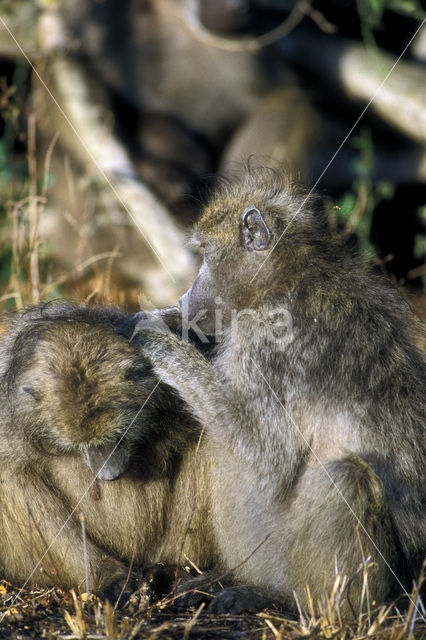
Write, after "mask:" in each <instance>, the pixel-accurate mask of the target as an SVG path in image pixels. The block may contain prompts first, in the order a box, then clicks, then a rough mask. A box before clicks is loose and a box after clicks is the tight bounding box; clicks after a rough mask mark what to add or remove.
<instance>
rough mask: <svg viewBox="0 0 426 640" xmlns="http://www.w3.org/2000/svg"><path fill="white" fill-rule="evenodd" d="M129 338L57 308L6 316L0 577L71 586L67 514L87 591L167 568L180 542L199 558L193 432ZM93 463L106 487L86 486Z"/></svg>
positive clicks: (205, 532) (68, 308)
mask: <svg viewBox="0 0 426 640" xmlns="http://www.w3.org/2000/svg"><path fill="white" fill-rule="evenodd" d="M132 332H133V325H132V322H131V320H130V319H129V317H128V316H126V315H125V314H122V313H119V312H118V311H115V310H112V309H104V308H99V309H96V308H95V309H86V308H83V307H77V306H75V305H72V304H70V303H52V304H48V305H46V306H44V307H35V308H33V309H30V310H28V311H25V312H23V313H19V314H17V315H16V316H12V317H11V318H10V320H9V323H8V326H7V330H6V332H5V335H4V337H3V341H2V343H1V346H0V368H1V398H2V399H1V404H0V410H1V423H0V480H1V484H0V487H1V488H0V504H1V507H0V532H1V546H0V574H1V576H2V577H3V578H6V579H8V580H11V581H13V582H15V583H20V584H23V583H25V582H26V581H30V583H36V584H41V585H43V584H52V583H53V584H57V585H59V586H61V587H64V588H69V587H77V586H79V585H82V586H83V588H84V584H82V583H83V582H84V576H85V568H84V561H83V546H82V532H81V523H80V518H79V517H80V513H81V512H82V513H84V515H85V519H86V528H87V535H88V543H89V557H90V565H91V568H92V580H93V584H92V587H93V586H95V587H98V588H101V589H104V588H106V587H108V586H111V585H114V583H115V584H117V585H118V589H120V587H121V585H122V584H123V583H124V581H125V578H126V575H127V571H128V567H129V564H130V562H131V560H132V558H133V561H134V566H140V565H149V564H151V563H154V562H157V561H161V562H165V563H170V564H176V563H177V562H178V560H179V553H180V550H181V545H182V543H183V541H184V540H185V544H184V552H185V553H186V554H187V555H188V556H189V557H190V558H191V559H192V560H193V561H194V562H195V563H199V564H203V565H205V564H209V562H210V561H211V554H212V545H211V544H210V540H211V538H210V529H209V516H208V505H207V494H208V491H207V487H206V485H205V480H204V478H205V476H206V474H205V473H204V474H203V473H201V472H200V469H201V468H202V467H205V466H206V464H207V462H206V460H205V459H203V458H202V455H201V454H200V453H196V444H197V440H198V435H199V432H200V427H199V426H198V424H197V423H196V422H195V421H194V420H193V419H192V418H191V417H190V416H189V415H188V412H187V411H186V410H185V407H184V405H183V403H182V402H181V401H180V399H179V398H178V397H177V396H176V395H175V394H174V392H173V391H171V390H170V389H169V388H168V387H166V385H164V384H159V385H158V386H156V385H157V383H158V379H157V378H156V377H155V376H154V375H153V374H152V372H151V371H150V367H149V364H148V363H147V361H146V359H145V358H144V357H143V355H142V353H141V350H140V347H139V344H138V341H137V340H134V341H132V342H129V339H130V337H131V335H132ZM154 389H155V390H154ZM151 392H153V393H152V395H151V396H150V393H151ZM141 406H144V408H143V410H142V411H141V413H140V414H139V415H138V411H139V409H140V407H141ZM120 438H122V440H121V442H119V441H120ZM117 443H119V444H118V449H117V450H116V451H115V452H113V453H112V455H111V457H110V459H109V460H108V455H109V454H110V453H111V452H112V451H113V447H114V445H115V444H117ZM117 451H119V452H120V453H119V455H118V454H117ZM90 455H91V456H92V457H90ZM88 456H89V457H88ZM93 460H94V461H95V463H96V464H97V463H99V462H102V463H103V467H102V469H101V471H100V474H101V475H102V473H106V474H107V475H108V474H110V476H111V475H113V476H114V477H115V478H116V479H113V480H112V481H104V480H100V479H99V478H98V479H96V478H95V475H94V473H93V471H92V470H91V468H89V466H90V464H92V462H93ZM194 474H195V476H194ZM194 477H195V478H196V480H194ZM194 490H196V494H197V509H196V510H195V512H194V514H193V520H192V523H191V527H190V530H189V532H186V527H187V523H188V521H189V518H190V516H191V513H192V509H193V493H194ZM185 532H186V534H187V535H186V537H185Z"/></svg>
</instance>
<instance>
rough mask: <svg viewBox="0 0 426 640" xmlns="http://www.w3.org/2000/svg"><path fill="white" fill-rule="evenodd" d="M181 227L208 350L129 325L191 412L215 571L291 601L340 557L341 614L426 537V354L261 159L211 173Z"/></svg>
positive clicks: (376, 596)
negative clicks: (202, 461) (200, 256)
mask: <svg viewBox="0 0 426 640" xmlns="http://www.w3.org/2000/svg"><path fill="white" fill-rule="evenodd" d="M193 239H194V242H195V243H196V244H198V245H199V246H200V247H202V248H203V249H204V260H203V263H202V266H201V269H200V272H199V274H198V277H197V278H196V280H195V281H194V283H193V285H192V287H191V288H190V289H189V291H188V292H187V293H186V294H185V295H184V296H183V297H182V298H181V299H180V301H179V303H180V308H181V310H182V315H183V319H184V320H185V316H187V321H188V323H189V324H190V325H191V326H192V328H194V327H195V326H196V325H198V330H199V331H200V332H201V331H205V332H207V333H216V334H217V345H216V347H215V352H214V355H213V357H212V358H211V359H210V360H206V359H205V358H203V357H202V356H201V355H200V353H199V352H198V351H197V350H196V349H195V348H194V346H193V345H191V344H189V343H187V342H185V341H184V340H182V339H180V337H179V336H176V335H173V334H172V333H170V334H169V335H164V334H160V333H158V332H156V331H155V330H152V329H149V328H148V329H146V330H144V328H143V326H144V323H143V321H142V322H141V324H140V332H141V333H140V334H139V335H140V337H141V340H142V341H143V344H144V348H143V352H144V354H145V355H146V356H147V357H149V358H150V360H151V362H152V363H153V367H154V371H155V372H156V373H157V375H158V376H160V377H161V379H162V380H164V381H165V382H167V384H169V385H170V386H171V387H173V388H174V389H176V390H177V391H178V392H179V394H180V395H181V397H182V398H183V399H184V400H185V401H186V403H187V404H188V406H189V407H190V409H191V411H192V412H193V414H194V415H196V416H197V417H198V419H199V420H200V421H201V422H202V424H204V425H205V430H206V431H205V437H206V440H207V441H206V443H205V450H206V452H207V455H208V456H209V457H210V459H211V465H212V466H211V478H210V484H211V486H210V492H211V495H210V497H211V508H212V521H213V527H214V534H215V537H216V542H217V545H218V553H219V555H220V558H221V561H222V563H223V566H224V568H225V570H226V569H228V570H229V569H231V568H232V567H238V568H237V569H235V570H234V575H235V578H236V581H237V583H239V584H246V585H253V586H254V587H256V588H260V589H263V590H265V593H268V594H270V595H272V596H274V597H277V598H279V599H280V601H282V602H284V603H285V604H286V605H287V606H289V607H292V608H294V606H295V605H294V598H293V594H294V593H296V594H297V597H298V598H299V601H300V602H303V601H304V592H305V587H306V585H309V589H310V593H311V595H312V598H313V601H314V602H318V601H319V600H320V599H321V597H322V596H323V594H325V593H326V592H330V591H331V589H332V587H333V584H334V581H335V578H336V574H337V573H339V574H340V575H341V576H347V582H346V587H345V585H344V583H343V582H342V583H341V584H340V588H341V591H342V598H341V602H342V610H343V611H346V613H351V612H357V611H359V608H360V606H361V602H362V573H363V569H362V568H363V567H364V568H365V567H366V566H367V567H368V578H369V579H368V599H369V601H370V603H371V602H376V603H380V602H382V601H384V600H385V599H386V598H387V597H388V596H389V595H390V594H391V593H393V588H394V586H395V585H396V586H397V587H401V586H402V584H401V583H403V579H404V575H406V572H408V575H410V576H411V575H413V574H414V572H415V571H416V569H417V568H418V567H419V563H420V561H421V559H422V558H423V555H424V553H425V551H426V522H425V482H424V480H425V477H424V470H425V468H426V456H425V448H424V447H425V438H424V436H425V386H424V382H425V366H424V359H423V358H422V355H421V354H420V352H419V351H418V350H417V349H416V347H415V346H414V343H413V340H412V336H411V327H412V318H410V314H409V310H408V305H407V304H406V303H405V302H404V301H403V300H402V299H400V297H399V295H398V294H397V293H396V292H395V291H394V290H393V289H392V288H391V286H390V285H388V284H387V283H386V282H385V281H384V280H382V279H381V278H380V277H379V276H377V275H375V274H374V273H373V272H372V271H371V270H370V269H369V268H368V267H367V266H366V265H365V264H364V261H363V260H362V258H360V257H358V256H357V255H355V252H354V251H353V250H349V249H348V247H347V246H345V243H344V242H343V241H342V239H341V238H340V237H339V235H338V234H337V232H336V231H335V230H333V229H332V228H331V226H330V225H329V224H328V221H327V218H326V215H325V213H324V212H323V211H322V209H321V208H320V207H319V206H318V204H317V202H316V199H315V198H313V197H308V195H307V194H306V193H305V192H304V191H303V189H302V188H301V187H299V186H297V185H293V184H291V182H290V180H287V179H286V178H285V177H284V176H282V175H279V174H278V173H277V172H276V171H272V170H270V169H268V168H262V167H260V168H256V167H253V166H251V167H249V168H248V169H247V170H246V171H245V172H243V173H242V175H240V176H236V177H235V178H234V179H233V180H230V181H228V182H225V181H224V182H223V183H221V184H219V186H218V188H217V191H216V192H215V193H214V194H213V195H212V197H211V200H210V202H209V203H208V204H207V206H206V208H205V210H204V213H203V214H202V216H201V219H200V221H199V223H198V225H197V226H196V228H195V232H194V235H193ZM175 314H176V316H177V315H178V309H177V308H176V310H175ZM166 315H167V316H168V317H169V318H170V319H172V318H173V313H172V311H171V310H170V309H169V310H168V311H167V314H166ZM170 323H172V320H170ZM221 325H222V331H221V332H220V331H219V329H220V326H221ZM219 334H220V335H219ZM253 552H254V553H253ZM409 572H411V573H409ZM408 586H410V584H408ZM231 592H232V589H231ZM231 596H232V597H234V596H235V593H231ZM219 597H221V598H222V599H223V600H224V602H225V601H226V598H227V590H226V589H225V590H224V591H223V592H222V593H221V595H220V596H219ZM225 606H226V605H225Z"/></svg>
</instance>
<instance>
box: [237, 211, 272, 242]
mask: <svg viewBox="0 0 426 640" xmlns="http://www.w3.org/2000/svg"><path fill="white" fill-rule="evenodd" d="M270 242H271V232H270V231H269V229H268V227H267V226H266V223H265V221H264V219H263V218H262V214H261V213H260V211H259V209H257V207H249V208H248V209H246V210H245V211H244V213H243V215H242V219H241V243H242V245H243V246H244V247H245V248H246V249H249V250H251V251H264V250H265V249H267V248H268V247H269V244H270Z"/></svg>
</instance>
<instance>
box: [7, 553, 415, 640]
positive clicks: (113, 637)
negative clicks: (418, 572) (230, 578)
mask: <svg viewBox="0 0 426 640" xmlns="http://www.w3.org/2000/svg"><path fill="white" fill-rule="evenodd" d="M368 569H369V567H368V563H366V564H365V566H364V568H363V570H364V571H365V581H366V583H367V582H368ZM421 581H422V577H421V579H420V580H419V583H418V584H417V585H415V586H414V587H413V590H412V592H411V594H410V597H409V599H408V606H407V608H406V610H404V611H402V610H399V608H398V605H397V603H390V604H388V605H382V606H379V607H377V608H374V609H370V610H368V607H365V609H366V611H365V612H364V613H361V614H360V615H359V616H358V617H357V618H355V619H353V620H347V619H345V618H344V617H343V616H342V614H341V610H340V602H341V594H342V593H343V592H344V590H345V589H344V587H345V583H346V579H345V578H342V576H337V577H336V582H335V586H334V588H333V590H332V593H331V594H330V595H329V596H328V597H324V599H323V601H322V602H321V603H317V604H315V603H314V602H312V600H311V599H309V597H308V606H307V610H305V611H302V609H301V608H300V611H299V618H298V619H296V618H293V619H292V618H290V617H285V616H283V615H281V614H280V613H278V612H276V611H263V612H261V613H258V614H257V615H248V614H241V615H223V616H218V615H212V614H209V613H208V612H206V611H205V607H204V604H202V605H201V606H200V607H199V608H198V609H197V610H196V611H194V610H192V611H188V612H185V613H181V612H179V611H177V610H176V609H175V608H174V607H173V604H172V601H173V598H172V597H171V598H169V599H167V598H166V599H162V600H158V599H157V600H156V599H155V598H154V597H150V595H149V590H150V585H149V584H147V583H146V584H142V586H141V587H140V589H139V591H138V592H137V593H135V594H134V595H133V596H132V597H131V598H130V600H129V601H128V602H127V604H126V605H125V606H124V607H123V608H122V609H119V610H116V609H115V608H114V607H113V606H112V605H111V604H110V603H109V602H108V601H106V602H102V601H100V600H99V599H98V598H96V596H93V595H92V596H90V610H91V614H90V615H89V613H88V610H89V598H88V595H87V594H86V593H81V594H77V593H76V592H75V591H71V592H69V593H67V592H62V591H60V590H58V589H56V588H49V589H32V590H24V591H18V590H17V589H15V588H14V587H13V586H12V585H11V584H9V583H8V582H5V581H2V582H1V583H0V615H1V620H2V624H1V626H0V638H2V637H16V638H18V637H19V638H22V640H25V639H26V638H34V637H39V638H46V639H49V638H52V639H53V638H60V639H62V640H65V639H67V640H74V639H76V640H77V639H87V640H90V639H93V640H95V639H99V640H101V639H102V640H103V639H105V640H132V639H133V638H146V639H154V638H176V639H177V638H182V639H186V638H212V639H213V638H223V639H227V638H245V639H249V638H250V639H251V638H253V639H255V638H256V639H257V638H259V640H269V639H271V640H272V639H274V640H297V639H299V638H315V639H317V640H326V639H327V640H330V639H333V640H363V639H366V638H377V639H379V638H380V639H383V640H421V639H422V638H424V637H426V624H425V620H424V617H423V619H422V616H424V611H423V612H422V605H421V602H420V598H419V587H420V583H421Z"/></svg>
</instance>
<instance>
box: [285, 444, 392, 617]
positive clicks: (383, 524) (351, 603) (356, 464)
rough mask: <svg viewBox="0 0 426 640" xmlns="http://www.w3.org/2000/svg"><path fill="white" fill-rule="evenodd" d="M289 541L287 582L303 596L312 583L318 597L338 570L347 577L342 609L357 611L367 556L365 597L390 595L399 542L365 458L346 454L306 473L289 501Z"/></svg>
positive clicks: (379, 486) (287, 536)
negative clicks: (361, 567) (370, 562)
mask: <svg viewBox="0 0 426 640" xmlns="http://www.w3.org/2000/svg"><path fill="white" fill-rule="evenodd" d="M285 542H286V547H287V553H286V568H287V571H288V578H289V585H290V586H291V588H292V589H294V590H295V591H296V593H297V594H298V596H300V597H301V599H302V600H303V594H304V590H305V586H306V585H307V584H308V585H309V588H310V592H311V594H312V597H313V600H314V603H316V602H318V600H319V599H320V598H321V597H323V596H324V594H325V592H327V591H328V592H330V591H331V589H332V587H333V578H334V577H335V575H336V573H335V572H339V573H340V574H342V575H346V576H347V578H348V580H349V584H348V587H347V589H346V590H345V592H344V593H345V600H346V605H344V608H345V609H346V610H350V609H351V608H353V610H354V611H357V610H359V607H360V605H361V598H362V589H363V571H362V570H360V566H361V565H362V564H363V563H365V561H366V559H367V558H369V557H370V558H371V560H372V565H371V567H370V568H369V570H368V590H367V591H366V593H365V598H366V600H369V601H370V603H371V602H372V601H375V602H382V601H383V600H384V599H385V598H386V596H387V595H388V594H389V591H390V586H391V584H392V581H393V575H392V572H391V570H390V568H389V567H391V568H392V570H393V569H394V568H395V556H396V543H395V539H394V536H393V533H392V527H391V523H390V518H389V514H388V509H387V506H386V503H385V496H384V491H383V486H382V484H381V482H380V480H379V478H378V477H377V476H376V474H375V473H374V471H373V470H372V468H371V467H370V466H369V465H368V464H367V463H366V462H364V461H363V460H362V459H361V458H359V457H357V456H355V455H348V456H346V457H345V458H342V459H340V460H336V461H332V462H327V463H326V464H325V465H324V467H321V466H318V465H316V466H315V467H312V468H311V469H308V470H307V471H306V472H305V474H304V475H303V477H302V478H301V481H300V483H299V485H298V486H296V487H295V497H294V498H293V500H292V503H291V505H289V509H288V522H287V530H286V532H285ZM388 565H389V566H388ZM364 607H365V601H364Z"/></svg>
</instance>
